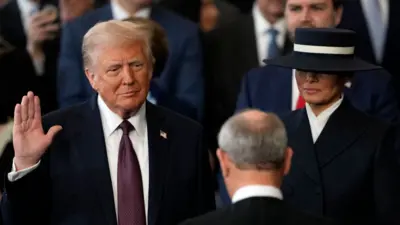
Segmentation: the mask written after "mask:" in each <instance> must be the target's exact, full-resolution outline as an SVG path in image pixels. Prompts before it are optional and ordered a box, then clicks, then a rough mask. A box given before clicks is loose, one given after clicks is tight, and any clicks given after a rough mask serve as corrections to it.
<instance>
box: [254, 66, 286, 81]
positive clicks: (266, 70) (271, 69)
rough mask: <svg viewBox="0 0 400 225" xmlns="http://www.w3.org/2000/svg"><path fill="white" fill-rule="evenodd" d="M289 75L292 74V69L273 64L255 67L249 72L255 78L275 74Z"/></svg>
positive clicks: (271, 76)
mask: <svg viewBox="0 0 400 225" xmlns="http://www.w3.org/2000/svg"><path fill="white" fill-rule="evenodd" d="M287 75H292V73H291V69H287V68H282V67H278V66H271V65H265V66H262V67H257V68H253V69H251V70H250V71H249V72H248V76H249V77H251V78H253V79H256V78H257V79H269V78H273V77H275V76H287Z"/></svg>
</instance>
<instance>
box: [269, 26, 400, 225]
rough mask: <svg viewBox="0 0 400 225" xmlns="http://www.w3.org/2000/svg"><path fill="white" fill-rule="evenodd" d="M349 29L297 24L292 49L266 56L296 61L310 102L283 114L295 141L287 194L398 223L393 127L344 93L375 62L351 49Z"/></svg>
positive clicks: (352, 216)
mask: <svg viewBox="0 0 400 225" xmlns="http://www.w3.org/2000/svg"><path fill="white" fill-rule="evenodd" d="M355 36H356V34H355V33H354V32H353V31H350V30H342V29H335V28H333V29H332V28H329V29H320V28H300V29H298V30H297V31H296V35H295V42H294V52H293V53H292V54H290V55H288V56H284V57H282V58H276V59H272V60H267V63H268V64H271V65H276V66H281V67H285V68H293V69H296V74H295V77H296V82H297V84H298V87H299V92H300V95H301V96H302V97H303V99H304V100H305V102H306V107H305V109H304V108H303V109H300V110H296V111H294V112H292V113H290V114H289V115H287V116H283V117H282V118H283V121H284V123H285V125H286V128H287V131H288V139H289V146H291V147H292V148H293V152H294V156H293V166H292V168H291V170H290V173H289V174H288V175H287V176H286V177H285V179H284V182H283V185H282V190H283V194H284V198H285V200H286V201H287V202H288V203H290V204H291V205H292V206H294V207H296V208H299V209H302V210H304V211H306V212H309V213H313V214H316V215H320V216H327V217H332V218H334V219H338V220H343V221H348V222H349V223H351V224H371V225H374V224H382V225H385V224H399V223H400V218H399V217H398V215H399V214H398V212H399V210H400V195H399V193H398V190H399V188H400V182H399V179H398V177H399V176H400V173H399V171H400V170H399V164H398V161H397V158H396V152H395V147H394V144H395V140H396V139H397V138H398V137H396V132H395V131H394V129H393V128H392V127H391V126H390V125H389V124H388V123H385V122H382V121H380V120H378V119H376V118H374V117H371V116H368V115H367V114H365V113H363V112H361V111H360V110H358V109H356V108H355V107H353V105H352V104H351V102H350V101H349V100H348V99H347V96H346V95H345V94H344V89H345V84H346V82H347V81H349V80H350V76H351V75H352V73H353V72H355V71H362V70H374V69H377V68H378V67H377V66H375V65H372V64H369V63H367V62H365V61H362V60H360V59H358V58H356V57H354V46H355V43H356V37H355Z"/></svg>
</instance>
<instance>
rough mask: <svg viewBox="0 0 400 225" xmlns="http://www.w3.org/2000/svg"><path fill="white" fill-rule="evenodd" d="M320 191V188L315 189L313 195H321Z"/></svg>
mask: <svg viewBox="0 0 400 225" xmlns="http://www.w3.org/2000/svg"><path fill="white" fill-rule="evenodd" d="M321 193H322V191H321V188H320V187H317V188H315V194H316V195H321Z"/></svg>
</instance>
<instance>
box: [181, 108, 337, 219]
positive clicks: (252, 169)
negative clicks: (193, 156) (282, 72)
mask: <svg viewBox="0 0 400 225" xmlns="http://www.w3.org/2000/svg"><path fill="white" fill-rule="evenodd" d="M218 143H219V149H218V151H217V155H218V159H219V161H220V165H221V170H222V174H223V177H224V179H225V182H226V184H227V187H228V192H229V194H230V196H232V200H233V205H231V206H227V207H225V208H222V209H219V210H217V211H215V212H210V213H208V214H206V215H203V216H199V217H197V218H193V219H189V220H187V221H186V222H184V223H182V224H181V225H248V224H251V225H265V224H273V225H295V224H296V225H297V224H301V225H327V224H334V223H332V222H331V221H328V220H324V219H322V218H319V217H313V216H310V215H308V214H305V213H302V212H300V211H299V210H296V209H293V208H291V207H290V206H288V205H287V204H286V203H285V202H284V200H285V199H284V198H283V196H282V192H281V191H280V186H281V183H282V179H283V176H284V175H286V174H287V173H288V172H289V170H290V164H291V158H292V149H290V148H289V147H288V146H287V136H286V130H285V127H284V124H283V123H282V121H281V120H280V119H279V118H278V117H277V116H276V115H275V114H273V113H268V114H267V113H264V112H262V111H259V110H245V111H243V112H241V113H238V114H237V115H234V116H232V117H231V118H229V119H228V120H227V121H226V122H225V124H224V125H223V126H222V128H221V131H220V133H219V138H218Z"/></svg>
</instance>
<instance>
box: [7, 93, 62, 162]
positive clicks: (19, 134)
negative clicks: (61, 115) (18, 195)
mask: <svg viewBox="0 0 400 225" xmlns="http://www.w3.org/2000/svg"><path fill="white" fill-rule="evenodd" d="M61 129H62V128H61V126H59V125H56V126H53V127H51V128H50V129H49V131H48V133H47V134H45V133H44V131H43V126H42V118H41V110H40V100H39V97H38V96H34V94H33V93H32V92H28V95H27V96H24V97H23V98H22V102H21V104H17V105H16V106H15V111H14V129H13V143H14V151H15V159H14V162H15V164H16V167H17V170H21V169H24V168H27V167H30V166H33V165H35V164H36V163H37V162H38V161H39V160H40V158H41V157H42V155H43V154H44V153H45V151H46V149H47V148H48V147H49V145H50V144H51V142H52V140H53V137H54V135H55V134H57V133H58V132H59V131H60V130H61Z"/></svg>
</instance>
